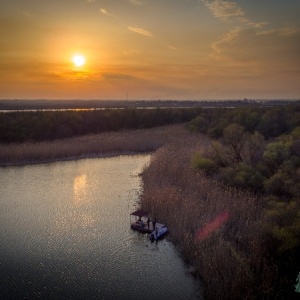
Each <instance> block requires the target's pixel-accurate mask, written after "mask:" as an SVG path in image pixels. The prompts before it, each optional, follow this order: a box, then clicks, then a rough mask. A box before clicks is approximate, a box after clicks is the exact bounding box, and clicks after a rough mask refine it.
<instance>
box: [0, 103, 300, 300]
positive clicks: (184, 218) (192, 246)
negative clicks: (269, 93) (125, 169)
mask: <svg viewBox="0 0 300 300" xmlns="http://www.w3.org/2000/svg"><path fill="white" fill-rule="evenodd" d="M0 128H1V130H0V142H1V145H0V164H1V165H2V166H5V165H14V164H24V163H38V162H47V161H53V160H63V159H75V158H80V157H86V156H89V157H93V156H101V155H102V156H103V155H116V154H122V153H141V152H152V153H153V154H152V157H151V162H150V165H149V166H147V167H146V168H145V170H144V171H143V173H142V174H141V176H142V179H143V192H142V195H141V198H140V206H141V208H142V209H144V210H148V211H149V212H150V213H151V215H152V216H155V217H156V218H157V219H159V220H160V221H161V222H163V223H166V224H168V227H169V229H170V234H169V235H168V238H170V239H171V241H172V242H173V243H174V244H175V245H177V246H178V248H179V249H180V251H181V252H182V254H183V256H184V257H185V259H186V261H187V262H188V263H189V264H191V265H192V266H193V270H194V274H195V276H197V277H199V278H200V279H201V289H202V292H203V295H204V297H205V299H297V296H298V297H299V294H298V293H297V292H296V291H295V284H296V283H297V282H296V279H297V276H298V273H299V272H300V255H299V253H300V105H299V104H298V103H297V104H290V103H289V104H285V103H283V104H282V103H281V105H276V106H270V107H268V106H266V105H264V106H262V105H258V104H257V103H254V104H253V105H251V106H242V107H241V106H238V107H235V108H234V107H230V108H225V107H218V108H199V107H197V108H195V107H193V108H181V109H179V108H176V109H175V108H164V109H134V108H130V109H122V110H117V109H107V110H101V111H68V112H43V111H36V112H15V113H5V114H4V113H3V114H0Z"/></svg>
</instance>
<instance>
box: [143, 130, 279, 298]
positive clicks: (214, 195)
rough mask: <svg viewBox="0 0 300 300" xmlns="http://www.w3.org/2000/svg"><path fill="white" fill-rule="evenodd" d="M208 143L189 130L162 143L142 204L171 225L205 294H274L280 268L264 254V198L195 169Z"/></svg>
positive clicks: (147, 176) (147, 173)
mask: <svg viewBox="0 0 300 300" xmlns="http://www.w3.org/2000/svg"><path fill="white" fill-rule="evenodd" d="M209 143H210V141H209V140H208V139H207V137H205V136H201V135H191V134H186V135H185V136H184V137H183V136H179V137H178V138H177V139H175V140H172V141H171V142H170V143H169V144H167V145H165V146H164V147H162V148H160V149H159V150H158V151H157V152H156V153H155V155H153V156H152V158H151V162H150V165H149V166H148V167H147V168H146V169H145V170H144V171H143V174H142V178H143V194H142V195H141V199H140V201H141V203H140V204H141V207H142V209H144V210H147V211H149V212H150V213H151V215H152V216H153V217H156V218H157V219H158V220H159V221H161V222H163V223H166V224H167V225H168V227H169V228H170V235H169V237H170V238H171V240H172V241H173V242H174V243H175V244H177V245H178V246H179V248H180V249H181V251H182V253H183V255H184V256H185V257H186V258H187V259H188V261H189V263H191V264H192V265H193V266H194V268H195V270H196V274H198V275H199V276H200V278H201V282H202V284H203V294H204V295H205V297H206V299H263V298H269V297H271V298H272V296H273V289H272V286H273V284H274V280H275V278H276V274H277V273H276V272H277V270H276V268H275V267H274V266H273V265H270V264H269V263H268V257H267V253H265V252H266V251H265V249H266V247H265V243H266V241H265V238H264V235H263V232H262V230H261V227H260V226H259V224H260V220H261V217H262V207H261V205H260V199H259V198H258V197H255V196H254V195H252V194H250V193H247V192H243V191H240V190H237V189H233V188H228V187H225V186H222V184H221V183H217V182H215V181H213V180H212V179H210V178H208V177H207V176H205V175H204V174H203V173H201V172H199V171H196V170H194V169H193V168H192V166H191V165H192V164H191V160H192V157H193V155H194V154H195V153H196V152H201V151H203V150H204V149H205V148H206V147H207V146H208V145H209Z"/></svg>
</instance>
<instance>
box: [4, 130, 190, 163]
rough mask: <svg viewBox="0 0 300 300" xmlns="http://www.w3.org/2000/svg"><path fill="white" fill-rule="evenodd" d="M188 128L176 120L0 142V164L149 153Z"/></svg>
mask: <svg viewBox="0 0 300 300" xmlns="http://www.w3.org/2000/svg"><path fill="white" fill-rule="evenodd" d="M187 132H188V131H187V130H186V129H185V127H184V125H182V124H181V125H178V124H177V125H169V126H161V127H155V128H151V129H137V130H126V131H118V132H106V133H100V134H91V135H83V136H78V137H73V138H68V139H63V140H54V141H45V142H34V143H20V144H9V145H7V144H0V167H8V166H24V165H32V164H43V163H51V162H56V161H70V160H78V159H84V158H98V157H100V158H101V157H112V156H119V155H131V154H142V153H151V152H153V151H156V150H157V149H159V148H160V147H162V146H163V145H166V144H167V143H169V142H171V141H172V140H174V139H176V138H178V136H179V137H180V136H184V135H186V134H187Z"/></svg>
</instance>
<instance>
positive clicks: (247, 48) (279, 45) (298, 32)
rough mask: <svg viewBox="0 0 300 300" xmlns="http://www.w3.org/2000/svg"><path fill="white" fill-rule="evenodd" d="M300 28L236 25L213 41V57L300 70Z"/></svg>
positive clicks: (272, 67) (240, 62)
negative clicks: (261, 27)
mask: <svg viewBox="0 0 300 300" xmlns="http://www.w3.org/2000/svg"><path fill="white" fill-rule="evenodd" d="M299 48H300V29H295V28H281V29H272V30H265V31H261V30H259V29H257V28H245V27H236V28H234V29H232V30H230V31H229V32H227V33H226V34H224V35H222V36H221V37H220V39H219V40H218V41H217V42H215V43H213V44H212V49H213V52H212V55H211V56H212V58H214V59H217V60H219V61H223V62H229V63H230V64H231V65H233V63H237V64H243V65H249V66H250V65H252V66H254V65H255V66H257V67H259V66H260V67H261V68H264V67H263V66H266V65H268V66H269V67H268V69H269V70H273V69H274V70H275V69H276V68H278V70H279V69H280V70H285V69H295V68H297V69H299V68H298V67H297V66H299V65H300V57H299V54H298V53H299Z"/></svg>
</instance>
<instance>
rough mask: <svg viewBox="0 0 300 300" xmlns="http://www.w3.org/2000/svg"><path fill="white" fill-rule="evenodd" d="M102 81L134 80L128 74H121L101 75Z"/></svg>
mask: <svg viewBox="0 0 300 300" xmlns="http://www.w3.org/2000/svg"><path fill="white" fill-rule="evenodd" d="M102 77H103V79H107V80H128V79H135V77H133V76H131V75H128V74H122V73H103V74H102Z"/></svg>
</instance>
